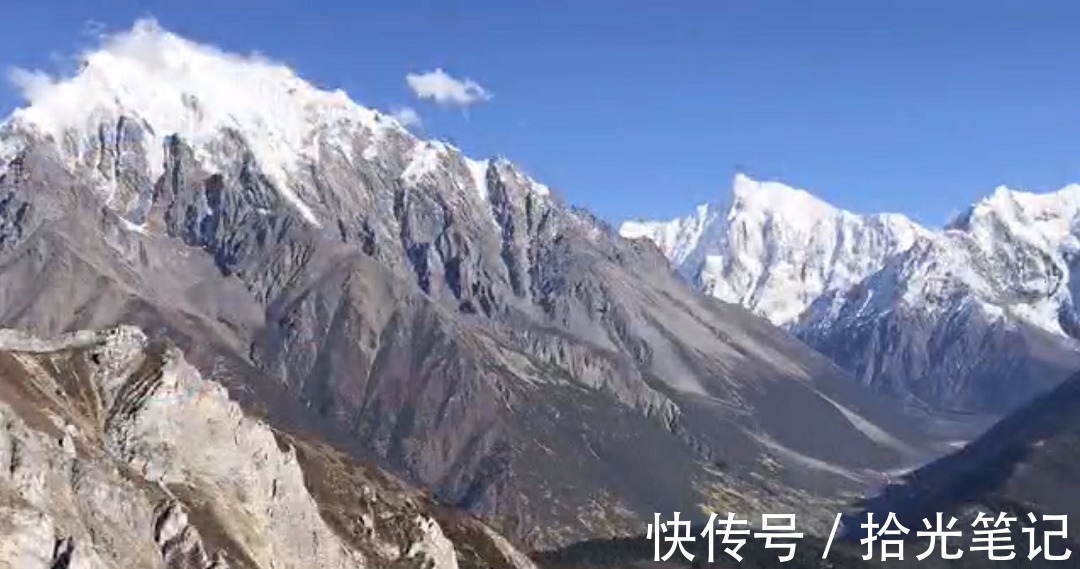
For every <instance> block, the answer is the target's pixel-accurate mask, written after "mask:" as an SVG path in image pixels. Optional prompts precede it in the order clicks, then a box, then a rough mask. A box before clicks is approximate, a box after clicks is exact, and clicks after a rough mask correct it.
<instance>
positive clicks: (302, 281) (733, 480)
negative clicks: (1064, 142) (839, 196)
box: [0, 21, 1080, 569]
mask: <svg viewBox="0 0 1080 569" xmlns="http://www.w3.org/2000/svg"><path fill="white" fill-rule="evenodd" d="M22 83H23V85H24V87H25V89H24V91H25V94H26V96H27V102H26V105H25V106H23V107H21V108H19V109H17V110H15V111H14V112H13V113H12V114H11V115H10V116H9V117H7V118H6V119H5V120H4V121H3V122H2V123H0V279H2V281H3V283H4V287H2V288H0V326H2V327H3V328H4V330H0V536H2V537H3V538H4V539H2V540H0V567H6V566H12V567H20V568H23V567H42V568H50V569H63V568H72V569H74V568H121V567H123V568H127V567H166V568H168V569H188V568H197V569H211V568H212V569H223V568H225V567H234V568H235V567H242V568H257V567H266V568H269V567H279V568H280V567H310V566H317V567H384V566H385V567H417V568H421V567H422V568H428V569H459V568H463V567H477V568H479V567H490V568H497V569H533V568H534V567H536V565H535V564H534V561H532V560H530V559H529V558H528V557H527V556H526V555H525V553H523V552H536V551H543V553H539V554H537V555H536V559H537V560H538V562H540V563H541V564H542V566H544V567H545V568H547V567H552V568H558V567H585V566H589V567H591V566H597V567H599V566H607V564H606V563H594V556H593V553H594V552H596V551H605V552H606V551H612V550H614V551H621V549H620V548H621V547H622V544H625V543H629V544H632V546H631V548H632V549H633V550H634V551H637V550H638V549H640V547H639V546H640V544H641V540H640V539H639V538H638V536H640V534H642V533H643V532H644V530H645V528H646V524H648V523H649V522H651V521H652V520H653V515H654V514H655V513H656V512H665V513H667V512H673V511H681V512H684V513H686V515H687V516H688V517H689V518H690V519H691V520H692V521H694V522H701V521H703V520H704V519H705V518H707V512H708V511H719V512H724V511H731V512H739V513H741V514H744V515H747V516H750V517H754V516H757V515H760V514H762V513H776V512H784V513H794V514H796V516H797V519H798V520H799V524H800V529H802V530H804V531H806V532H807V533H808V534H811V537H810V544H809V545H808V548H809V551H810V552H811V553H810V554H808V555H804V556H803V557H800V560H799V563H800V565H799V566H806V567H818V566H820V564H819V563H818V562H817V559H816V552H817V551H818V549H817V548H819V547H820V544H818V543H817V541H816V539H817V538H816V537H813V536H820V535H825V534H826V533H827V532H828V531H829V529H830V527H831V523H832V521H833V519H834V516H835V515H836V514H837V513H839V512H847V513H849V515H853V516H854V515H859V514H860V513H862V511H863V510H864V509H872V508H877V507H889V508H897V509H898V510H900V511H904V512H909V513H912V514H914V513H919V512H921V511H922V508H924V507H927V504H929V505H930V506H939V505H940V506H941V507H947V508H949V509H950V511H957V512H961V511H963V509H964V508H965V507H966V506H967V505H969V504H970V503H971V502H972V501H979V500H982V501H984V502H986V503H988V504H991V505H994V504H996V503H997V502H992V500H995V499H997V498H998V497H1000V496H1003V495H1006V494H1005V493H1006V492H1007V488H1006V486H1003V485H1001V484H1000V483H1001V482H1002V480H1008V479H1009V473H1016V472H1018V471H1020V470H1023V469H1024V468H1025V467H1026V466H1031V467H1032V468H1034V469H1035V470H1037V471H1038V473H1041V474H1040V475H1039V476H1037V477H1036V478H1034V479H1033V480H1035V481H1036V482H1037V483H1038V484H1042V483H1043V482H1040V481H1047V480H1049V481H1051V482H1052V483H1053V484H1057V485H1058V486H1052V487H1053V488H1059V487H1060V488H1061V489H1062V490H1063V491H1068V490H1069V489H1070V487H1069V486H1068V483H1067V481H1063V480H1061V479H1060V476H1058V473H1060V472H1065V473H1066V474H1067V473H1069V472H1072V471H1073V470H1071V469H1073V468H1075V465H1073V464H1072V463H1073V462H1075V461H1073V460H1072V459H1073V458H1074V457H1072V455H1070V454H1068V452H1067V448H1066V447H1067V446H1068V442H1069V441H1070V440H1071V439H1069V438H1068V437H1069V436H1071V435H1070V434H1069V433H1071V431H1070V430H1069V429H1071V423H1070V422H1069V417H1071V415H1070V414H1069V412H1070V409H1071V407H1069V405H1071V403H1069V402H1070V401H1071V400H1072V399H1073V397H1072V390H1073V389H1074V388H1075V381H1071V382H1070V381H1065V378H1066V376H1068V375H1071V374H1072V373H1075V371H1076V370H1077V369H1080V355H1078V353H1077V351H1076V347H1077V346H1076V342H1077V338H1080V326H1078V325H1077V324H1078V323H1080V314H1078V313H1077V311H1076V310H1075V308H1074V306H1073V294H1074V292H1073V291H1074V285H1073V283H1072V279H1071V273H1072V266H1073V263H1074V258H1075V251H1076V250H1077V248H1078V246H1080V240H1077V238H1076V237H1075V236H1074V235H1073V234H1074V231H1073V228H1072V224H1073V219H1074V218H1075V217H1076V216H1077V215H1078V214H1080V187H1069V188H1065V189H1063V190H1061V191H1060V192H1057V193H1054V194H1045V195H1041V194H1028V193H1023V192H1016V191H1010V190H1005V189H1002V190H999V191H998V192H995V193H994V195H993V196H992V197H991V198H988V199H986V200H984V201H982V202H980V203H978V204H976V205H975V206H973V207H972V208H971V209H970V210H969V211H968V212H967V213H965V214H963V215H961V216H958V217H957V218H956V219H955V220H954V221H952V222H951V223H949V224H948V225H947V226H946V227H944V228H941V229H930V228H925V227H922V226H920V225H919V224H917V223H914V222H912V221H911V220H909V219H907V218H905V217H903V216H900V215H872V216H864V215H857V214H853V213H850V212H846V211H843V210H840V209H837V208H835V207H832V206H830V205H828V204H825V203H824V202H822V201H821V200H818V199H817V198H815V197H813V196H812V195H811V194H809V193H807V192H805V191H802V190H798V189H794V188H790V187H787V186H785V185H783V184H780V183H778V182H759V181H754V180H751V179H750V178H748V177H746V176H742V175H740V176H737V177H736V179H735V182H734V188H733V191H732V193H731V196H730V197H729V198H727V199H725V200H723V201H721V202H719V203H715V204H708V205H705V206H702V207H700V208H698V209H697V210H696V212H695V214H694V215H691V216H689V217H687V218H683V219H677V220H673V221H670V222H627V223H624V224H623V225H622V227H621V228H614V227H612V226H610V225H609V224H608V223H606V222H604V221H603V220H600V219H598V218H596V217H595V216H593V215H591V214H590V213H589V212H587V211H585V210H583V209H580V208H577V207H574V206H571V205H569V204H567V203H566V202H565V201H564V200H563V199H562V197H561V196H560V194H559V192H558V191H557V190H556V189H553V188H549V187H548V186H546V185H544V184H543V183H541V182H539V181H537V180H535V179H533V178H532V177H530V176H529V175H528V174H527V173H525V172H524V171H522V169H521V168H520V167H518V166H517V165H516V164H515V163H514V162H513V161H511V160H510V159H508V158H505V157H494V158H488V159H475V158H472V157H469V156H466V155H465V154H463V153H462V151H461V150H459V149H458V148H456V147H455V146H454V145H452V144H449V143H447V142H445V141H440V140H427V139H424V138H423V137H421V136H419V135H418V134H417V133H416V132H414V131H411V130H409V129H408V128H406V127H405V126H404V125H402V124H401V123H400V122H398V121H397V120H395V119H394V118H392V117H391V116H389V115H387V114H384V113H381V112H379V111H377V110H374V109H371V108H368V107H365V106H362V105H360V104H358V103H356V102H354V101H353V100H351V99H350V98H349V97H348V95H346V94H345V93H343V92H341V91H333V90H328V89H324V88H321V87H319V86H316V85H314V84H312V83H310V82H309V81H306V80H304V79H303V78H301V77H300V76H299V75H297V74H296V73H295V72H294V71H293V70H292V69H290V68H288V67H287V66H284V65H282V64H279V63H276V62H274V61H271V60H268V59H266V58H264V57H262V56H254V55H239V54H233V53H227V52H223V51H221V50H219V49H217V48H214V47H211V46H207V45H202V44H199V43H196V42H193V41H191V40H188V39H185V38H183V37H180V36H178V35H176V34H174V33H172V32H169V31H167V30H165V29H162V28H161V27H160V26H158V25H157V24H156V23H154V22H152V21H140V22H138V23H136V24H135V26H134V27H133V28H132V29H131V30H129V31H126V32H123V33H120V34H117V35H114V36H111V37H109V38H106V39H105V40H103V42H102V44H101V45H99V46H98V47H96V48H94V49H92V50H90V51H87V52H86V53H84V54H83V56H82V64H81V65H80V66H79V68H78V70H77V71H76V72H74V73H72V74H70V75H67V76H62V77H52V76H48V75H44V74H28V75H27V76H26V77H24V78H23V80H22ZM1063 382H1064V383H1063ZM1051 389H1056V390H1057V391H1053V392H1052V394H1051V395H1049V396H1044V399H1038V396H1039V394H1040V393H1044V392H1046V391H1047V390H1051ZM1046 398H1049V399H1046ZM1032 400H1034V402H1032ZM1029 406H1030V407H1029ZM1047 407H1049V408H1050V409H1049V410H1047ZM1059 407H1060V408H1059ZM1017 409H1019V411H1016V413H1015V414H1014V415H1011V416H1010V418H1009V419H1006V420H1005V421H1004V422H1002V423H999V424H998V425H997V426H995V427H994V428H992V429H990V430H989V431H987V432H986V433H985V434H982V436H981V437H980V436H979V435H980V434H981V433H982V431H983V430H984V429H985V427H986V426H987V423H988V421H989V420H992V419H995V418H996V417H998V416H1000V415H1002V414H1004V413H1007V412H1010V411H1013V410H1017ZM1040 421H1048V422H1047V423H1045V424H1044V423H1043V422H1040ZM971 439H975V441H974V442H972V443H970V444H968V445H967V446H963V444H962V443H965V442H966V441H968V440H971ZM986 441H989V442H986ZM1046 441H1050V443H1046ZM1044 443H1046V444H1045V445H1044ZM1043 446H1046V447H1047V448H1049V450H1050V451H1053V452H1051V453H1050V454H1047V455H1045V456H1042V455H1039V453H1038V451H1033V450H1032V449H1038V448H1043ZM957 447H963V448H962V450H960V451H958V452H956V453H953V451H954V450H955V449H956V448H957ZM995 449H997V450H995ZM1063 449H1064V450H1063ZM999 451H1000V452H999ZM1048 452H1049V451H1048ZM950 453H952V454H950ZM944 455H947V456H944ZM943 456H944V457H943ZM1031 456H1035V458H1036V459H1038V460H1035V459H1029V458H1024V457H1031ZM1055 461H1060V464H1059V463H1058V462H1055ZM983 471H986V472H991V473H999V474H1001V475H1000V476H997V475H995V476H994V477H993V480H991V481H990V482H993V483H990V482H987V484H984V485H980V486H979V487H980V488H983V490H984V491H982V492H981V493H979V492H976V493H972V494H970V495H968V494H962V493H960V492H959V490H957V489H958V488H960V487H961V486H963V485H964V484H966V483H967V482H969V481H970V475H971V473H972V472H983ZM976 478H978V477H976ZM896 479H900V480H901V482H900V483H898V484H897V483H892V482H893V481H894V480H896ZM976 482H979V483H980V484H981V482H986V481H985V480H981V479H980V480H976ZM995 484H996V485H995ZM1025 484H1026V483H1025ZM1047 484H1050V482H1047ZM882 487H885V489H886V490H885V491H884V492H880V490H881V488H882ZM1003 488H1004V489H1003ZM1007 496H1008V497H1009V499H1015V501H1016V502H1020V501H1023V500H1027V502H1024V505H1025V506H1026V505H1030V504H1032V503H1036V502H1038V503H1048V502H1049V501H1048V500H1047V499H1046V496H1043V495H1038V496H1034V497H1032V495H1029V494H1023V493H1016V494H1007ZM883 504H884V505H883ZM1053 506H1054V505H1053V504H1051V505H1050V507H1048V508H1043V509H1041V510H1040V511H1043V510H1046V511H1049V510H1050V509H1053ZM611 544H616V546H614V549H611ZM837 547H838V548H839V549H838V551H840V553H839V555H842V556H844V559H845V561H844V562H843V563H841V564H838V565H835V566H836V567H862V566H864V565H863V564H861V563H860V562H859V561H857V560H856V559H855V557H854V556H852V557H851V558H850V559H848V557H847V555H848V554H847V553H846V551H847V549H846V545H844V544H839V545H838V546H837ZM582 552H584V553H582ZM767 553H769V554H770V555H764V554H762V553H761V552H756V553H754V561H753V564H756V565H752V566H761V567H768V566H775V564H773V563H771V562H767V561H765V559H766V557H770V558H771V553H772V552H767ZM624 561H626V562H627V563H625V564H631V565H639V563H638V561H640V559H638V558H637V557H634V556H633V555H631V556H630V557H626V558H619V560H618V561H617V563H616V564H619V563H623V562H624ZM759 561H760V563H759ZM625 564H624V565H625ZM621 566H622V565H621Z"/></svg>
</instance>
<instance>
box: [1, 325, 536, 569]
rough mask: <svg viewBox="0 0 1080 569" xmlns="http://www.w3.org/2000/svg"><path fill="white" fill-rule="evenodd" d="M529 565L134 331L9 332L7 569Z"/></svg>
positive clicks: (4, 500) (4, 474) (4, 490)
mask: <svg viewBox="0 0 1080 569" xmlns="http://www.w3.org/2000/svg"><path fill="white" fill-rule="evenodd" d="M408 566H415V567H418V568H420V567H432V568H435V569H457V568H458V567H499V568H505V569H510V568H517V569H532V567H533V566H532V564H531V562H529V561H528V560H527V559H526V558H525V557H524V556H523V555H521V554H520V553H518V552H517V551H516V550H515V549H514V548H513V547H512V546H511V545H509V543H508V542H506V540H504V539H503V538H501V537H499V536H498V535H496V534H495V533H494V532H492V531H491V530H489V529H488V528H486V527H485V526H483V525H482V524H480V523H479V522H476V521H472V520H469V519H467V518H464V517H460V516H457V515H455V514H452V513H450V512H447V511H444V510H441V509H439V508H437V507H436V506H434V505H433V504H432V503H431V502H430V501H429V500H428V499H427V498H425V497H424V495H422V494H420V493H418V492H416V491H415V490H411V489H409V488H407V487H406V486H404V485H403V484H401V483H400V482H397V481H396V480H394V479H392V478H391V477H389V476H387V475H385V474H381V473H379V472H378V471H376V470H374V469H372V468H370V467H366V466H363V465H360V464H356V463H354V462H351V461H348V459H345V458H343V457H342V456H341V455H340V454H339V453H336V451H333V450H332V449H329V448H328V447H325V446H324V445H320V444H316V443H311V442H309V441H306V440H305V439H303V438H302V437H298V436H295V435H290V434H285V433H276V432H274V431H273V430H271V429H270V428H269V427H268V426H266V425H265V424H262V423H261V422H259V421H257V420H254V419H251V418H248V417H246V416H245V415H244V414H243V412H242V411H241V410H240V407H239V406H238V405H237V404H236V403H234V402H232V401H230V400H229V399H228V396H227V394H226V392H225V390H224V388H223V387H221V386H220V385H218V384H216V383H214V382H213V381H210V380H205V379H203V378H202V377H200V375H199V373H198V372H197V371H196V370H195V368H193V367H192V366H190V365H189V364H187V363H186V362H185V360H184V358H183V355H182V353H181V352H180V351H179V350H177V349H176V348H174V347H172V346H170V345H169V344H168V343H167V342H162V341H151V340H149V339H147V337H146V336H145V335H144V334H143V333H142V332H141V331H139V330H138V329H136V328H130V327H123V328H116V329H112V330H109V331H106V332H101V333H97V332H80V333H77V334H72V335H69V336H67V337H64V338H61V339H58V340H55V341H44V340H39V339H36V338H32V337H28V336H25V335H23V334H21V333H16V332H10V331H0V567H13V568H19V569H32V568H34V567H42V568H45V567H48V568H52V569H56V568H66V567H70V568H73V569H74V568H125V569H126V568H136V567H168V568H175V569H180V568H185V569H187V568H192V569H195V568H197V569H210V568H213V569H224V568H226V567H232V568H234V569H235V568H250V569H255V568H259V567H266V568H268V567H320V568H321V567H327V568H332V567H342V568H345V567H408Z"/></svg>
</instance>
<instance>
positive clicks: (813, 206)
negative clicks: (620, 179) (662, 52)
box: [620, 174, 924, 325]
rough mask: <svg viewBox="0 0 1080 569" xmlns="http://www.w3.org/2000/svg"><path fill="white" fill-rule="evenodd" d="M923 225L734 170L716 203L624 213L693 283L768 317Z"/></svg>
mask: <svg viewBox="0 0 1080 569" xmlns="http://www.w3.org/2000/svg"><path fill="white" fill-rule="evenodd" d="M923 231H924V230H923V229H922V228H920V227H919V226H918V225H916V224H915V223H914V222H912V221H910V220H908V219H907V218H905V217H903V216H899V215H896V216H865V217H864V216H859V215H856V214H853V213H851V212H848V211H844V210H841V209H839V208H836V207H834V206H832V205H831V204H828V203H826V202H825V201H823V200H821V199H819V198H817V197H816V196H814V195H813V194H811V193H810V192H808V191H806V190H803V189H799V188H795V187H791V186H788V185H786V184H783V183H780V182H775V181H758V180H754V179H752V178H750V177H749V176H747V175H745V174H737V175H736V176H735V178H734V179H733V181H732V187H731V194H730V197H729V198H728V200H727V202H726V203H717V204H709V205H705V206H699V207H698V209H697V211H696V212H695V213H694V214H693V215H690V216H688V217H685V218H680V219H675V220H672V221H670V222H642V221H638V222H628V223H625V224H623V226H622V228H621V229H620V233H621V234H622V235H623V236H624V237H628V238H641V237H645V238H648V239H651V240H653V241H654V242H656V243H657V245H658V246H659V247H660V248H661V249H662V250H663V251H664V252H665V254H667V255H668V257H669V258H670V259H671V260H672V262H673V264H674V265H675V267H676V268H677V269H678V270H679V271H680V272H681V273H682V274H684V275H685V276H686V277H687V278H689V279H691V280H693V281H694V282H695V283H696V284H697V285H698V286H699V287H700V288H701V289H702V290H704V291H705V292H707V293H709V294H711V295H713V296H716V297H718V298H720V299H722V300H725V301H728V302H733V303H738V304H742V305H743V306H745V307H747V308H750V309H751V310H753V311H755V312H757V313H758V314H761V315H763V316H765V317H767V318H769V319H770V320H772V321H773V322H774V323H776V324H780V325H785V324H790V323H793V322H794V321H795V320H796V319H797V318H798V317H799V315H800V314H802V313H803V312H804V311H805V310H806V309H807V308H808V307H809V305H810V303H812V302H813V301H814V299H815V298H817V297H818V296H820V295H821V294H824V293H826V292H830V291H833V290H838V289H841V288H844V287H848V286H851V285H852V284H853V283H854V282H857V281H859V280H861V279H862V278H864V277H865V276H866V275H868V274H869V273H870V272H871V271H873V270H875V268H876V267H877V266H878V265H879V264H880V263H881V262H883V259H884V258H885V257H886V256H888V255H891V254H893V253H895V252H898V251H902V250H905V249H907V248H908V247H910V246H911V244H912V243H913V242H914V241H915V238H916V236H917V235H918V234H920V233H921V232H923Z"/></svg>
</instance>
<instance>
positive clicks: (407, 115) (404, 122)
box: [390, 107, 424, 127]
mask: <svg viewBox="0 0 1080 569" xmlns="http://www.w3.org/2000/svg"><path fill="white" fill-rule="evenodd" d="M390 117H391V118H393V119H394V120H396V121H397V122H399V123H401V126H405V127H409V126H420V125H421V124H423V122H424V121H423V120H421V119H420V114H419V113H417V112H416V109H414V108H412V107H400V108H397V109H393V110H391V111H390Z"/></svg>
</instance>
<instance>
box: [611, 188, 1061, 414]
mask: <svg viewBox="0 0 1080 569" xmlns="http://www.w3.org/2000/svg"><path fill="white" fill-rule="evenodd" d="M760 189H765V191H764V192H759V193H761V194H762V196H758V197H757V198H756V199H750V200H747V199H746V198H745V197H744V196H746V195H749V194H752V193H753V192H754V191H755V190H760ZM732 192H733V193H732V198H731V199H730V201H729V202H724V201H723V200H721V201H720V202H717V203H718V204H721V205H719V206H714V205H710V206H702V207H699V208H698V210H697V211H696V212H695V214H693V215H691V216H688V217H687V218H680V219H677V220H675V221H672V222H638V221H631V222H627V223H624V224H623V226H622V228H621V230H620V231H621V232H622V234H623V235H624V236H627V237H631V238H645V239H649V240H652V241H654V242H657V243H658V244H659V245H660V247H661V249H662V250H663V251H664V253H665V254H666V255H667V256H668V258H669V259H671V260H672V263H673V265H674V267H675V268H676V270H677V271H679V272H680V274H682V275H683V277H684V278H686V279H688V280H689V281H690V282H692V283H694V284H695V285H696V286H697V287H698V288H699V289H700V290H703V291H704V292H706V293H708V294H711V295H713V296H716V297H717V298H720V299H722V300H725V301H727V302H732V303H736V304H740V305H742V306H745V307H747V308H749V309H750V310H752V311H754V312H756V313H758V314H761V315H763V316H765V317H767V318H769V319H770V320H771V321H773V322H774V323H776V324H778V325H781V326H783V327H785V328H787V329H788V330H790V331H792V332H793V333H795V334H796V335H797V336H799V337H800V338H802V339H804V340H805V341H807V342H808V343H809V344H810V345H811V346H812V347H815V348H816V349H818V350H819V351H821V352H823V353H824V354H826V355H828V356H829V357H830V358H832V359H833V360H834V361H835V362H837V363H838V364H839V365H840V366H841V367H844V368H845V369H847V370H849V371H851V372H853V373H854V374H855V375H856V376H857V377H859V379H860V380H861V381H862V382H863V383H865V384H868V385H871V386H874V387H875V388H877V389H879V390H882V391H886V392H890V393H892V394H894V395H897V396H900V397H902V398H904V399H906V400H909V401H915V402H927V403H929V404H931V405H933V406H937V407H942V408H956V409H962V410H968V411H972V410H974V411H980V412H991V413H1003V412H1007V411H1009V410H1011V409H1013V408H1015V407H1017V406H1018V405H1020V404H1022V403H1023V402H1025V401H1026V400H1028V399H1030V398H1031V397H1033V396H1034V395H1035V394H1037V393H1039V392H1041V391H1042V390H1044V389H1047V388H1049V387H1050V386H1052V385H1053V384H1055V383H1056V382H1057V381H1060V380H1061V379H1064V377H1065V376H1066V375H1068V374H1069V373H1070V372H1071V370H1072V369H1074V368H1075V367H1076V366H1080V357H1077V353H1078V349H1080V344H1078V343H1077V341H1076V340H1077V336H1076V335H1075V334H1076V331H1077V327H1076V326H1075V324H1074V322H1076V321H1077V312H1076V310H1075V305H1074V301H1073V288H1072V286H1073V285H1072V280H1071V277H1070V275H1071V269H1072V268H1073V264H1074V259H1075V255H1076V250H1077V243H1078V241H1077V237H1076V235H1075V234H1074V229H1073V227H1074V225H1075V223H1076V220H1077V219H1078V214H1080V208H1078V207H1077V203H1078V199H1080V197H1078V196H1080V186H1076V185H1071V186H1066V187H1065V188H1062V189H1061V190H1058V191H1057V192H1052V193H1047V194H1035V193H1028V192H1020V191H1015V190H1009V189H1007V188H1004V187H999V188H997V189H996V190H995V192H994V193H993V194H992V195H991V196H989V197H987V198H986V199H983V200H981V201H979V202H977V203H975V204H973V205H972V207H971V208H969V209H968V211H967V212H965V213H963V214H960V215H958V216H957V217H955V218H954V220H952V221H951V222H950V223H949V224H948V225H946V226H945V227H943V228H941V229H928V228H925V227H922V226H920V225H918V224H917V223H915V222H913V221H911V220H910V219H908V218H906V217H903V216H900V215H896V214H877V215H859V214H854V213H851V212H847V211H845V210H841V209H838V208H834V207H832V206H829V205H827V204H824V202H821V201H820V200H817V198H813V197H812V196H810V195H809V194H808V193H807V192H805V191H804V190H799V189H794V188H791V187H788V186H785V185H783V184H781V183H779V182H755V181H753V180H750V179H749V178H748V177H746V176H744V175H741V174H740V175H738V176H736V178H735V181H734V183H733V190H732ZM703 212H709V213H708V215H705V216H704V217H703ZM683 227H692V228H693V230H692V231H689V232H687V231H685V230H683V229H682V228H683ZM680 231H682V233H681V235H682V238H681V240H680V239H678V238H675V239H673V238H671V235H674V234H680ZM1010 338H1011V339H1012V340H1010ZM1016 340H1019V341H1020V342H1021V343H1022V344H1023V345H1022V346H1021V347H1017V346H1015V345H1014V346H1012V347H1009V348H1006V349H1005V350H1002V351H1001V352H999V353H993V351H992V350H989V349H987V350H986V352H985V353H982V352H980V348H979V346H980V345H994V346H1001V345H1008V344H1010V342H1011V343H1013V344H1016ZM928 346H929V347H928ZM980 356H982V357H984V358H985V361H984V360H980ZM987 362H989V363H987ZM1028 362H1030V363H1028ZM1029 365H1030V366H1031V367H1030V369H1027V368H1026V366H1029ZM994 367H998V368H1000V369H1001V370H1006V369H1007V370H1012V372H1014V373H1013V375H1016V374H1019V375H1021V376H1022V377H1023V379H1020V380H1017V381H1015V382H1012V381H1011V380H1010V378H1009V377H1007V376H1008V374H1006V373H997V372H995V371H994V370H993V369H992V368H994ZM1017 384H1019V385H1017Z"/></svg>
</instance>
